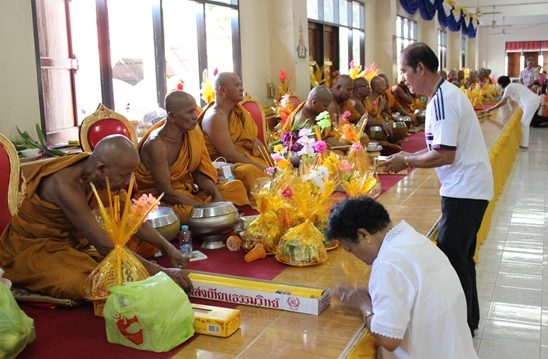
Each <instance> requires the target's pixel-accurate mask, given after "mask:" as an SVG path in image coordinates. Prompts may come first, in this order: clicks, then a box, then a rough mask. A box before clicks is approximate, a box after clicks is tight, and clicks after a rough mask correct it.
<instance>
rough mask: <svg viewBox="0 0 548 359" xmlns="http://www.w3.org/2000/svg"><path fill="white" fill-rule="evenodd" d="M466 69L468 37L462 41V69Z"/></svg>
mask: <svg viewBox="0 0 548 359" xmlns="http://www.w3.org/2000/svg"><path fill="white" fill-rule="evenodd" d="M465 67H466V37H464V36H463V37H462V38H461V40H460V68H461V69H463V68H465Z"/></svg>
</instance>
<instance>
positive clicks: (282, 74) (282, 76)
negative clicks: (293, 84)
mask: <svg viewBox="0 0 548 359" xmlns="http://www.w3.org/2000/svg"><path fill="white" fill-rule="evenodd" d="M278 78H279V79H280V81H285V80H287V73H286V72H285V70H280V76H278Z"/></svg>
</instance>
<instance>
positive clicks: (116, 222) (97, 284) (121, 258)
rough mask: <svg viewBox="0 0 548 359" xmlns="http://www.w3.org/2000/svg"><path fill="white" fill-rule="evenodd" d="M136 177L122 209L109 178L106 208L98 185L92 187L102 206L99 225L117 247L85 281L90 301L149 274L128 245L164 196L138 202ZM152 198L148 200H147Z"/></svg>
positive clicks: (96, 211) (103, 297)
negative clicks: (133, 197)
mask: <svg viewBox="0 0 548 359" xmlns="http://www.w3.org/2000/svg"><path fill="white" fill-rule="evenodd" d="M134 181H135V179H134V177H133V176H132V178H131V181H130V184H129V188H130V191H129V193H128V195H127V198H128V200H126V201H125V203H124V205H123V210H122V209H121V204H120V200H119V197H118V196H111V193H110V187H109V184H108V183H109V182H108V179H107V190H108V200H109V203H108V204H109V206H108V207H105V205H104V204H103V202H102V201H101V198H100V197H99V195H98V194H97V191H96V189H95V186H94V185H93V184H91V185H92V189H93V191H94V193H95V196H96V198H97V201H98V204H99V207H98V208H96V209H95V210H94V211H93V214H94V215H95V218H96V219H97V222H98V223H99V225H100V226H101V227H102V228H103V229H104V230H105V232H106V233H107V234H108V235H109V238H110V239H111V240H112V242H113V243H114V249H113V250H112V251H111V252H110V253H109V254H108V255H107V256H106V257H105V259H103V260H102V261H101V263H100V264H99V265H98V266H97V268H95V269H94V270H93V271H92V272H91V274H90V275H89V276H88V277H87V278H86V280H85V283H84V295H85V298H86V299H87V300H99V299H105V298H106V297H108V296H109V295H110V290H109V288H110V287H112V286H115V285H123V284H124V283H126V282H136V281H139V280H143V279H146V278H148V277H149V273H148V271H147V270H146V268H145V267H144V266H143V265H142V264H141V263H140V262H139V260H138V259H137V257H135V256H134V255H133V254H132V253H131V252H130V251H129V250H128V249H127V248H125V247H124V245H125V244H126V243H127V241H128V240H129V238H130V237H131V236H132V235H133V234H134V233H135V232H136V231H137V230H138V229H139V228H140V226H141V225H142V224H143V222H144V221H145V219H146V217H147V215H148V214H149V213H150V212H151V211H153V210H155V209H156V208H157V205H158V203H159V201H160V199H161V197H162V196H160V197H159V198H158V199H156V198H154V197H152V196H144V197H145V199H144V200H143V198H141V199H139V200H138V201H135V200H134V204H130V203H131V201H130V200H129V198H131V188H133V184H134ZM146 200H148V202H147V201H146Z"/></svg>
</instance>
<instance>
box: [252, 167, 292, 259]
mask: <svg viewBox="0 0 548 359" xmlns="http://www.w3.org/2000/svg"><path fill="white" fill-rule="evenodd" d="M283 177H285V174H280V175H278V176H276V177H275V178H262V179H260V180H258V182H257V185H256V186H255V187H254V188H253V190H252V191H251V195H252V196H253V198H254V199H255V203H256V207H255V209H256V210H257V211H259V216H258V217H257V218H255V219H254V220H253V222H251V223H250V224H249V226H248V227H247V228H246V230H245V232H244V235H243V237H242V249H243V250H244V251H246V252H249V251H250V250H251V249H253V247H254V246H255V244H256V243H261V244H262V245H263V246H264V249H265V251H266V253H275V252H276V248H277V246H278V242H279V240H280V238H281V236H282V234H283V232H284V231H285V225H284V223H283V219H282V218H281V216H283V214H284V213H285V210H286V209H290V207H291V206H290V205H289V203H287V201H286V199H285V197H284V196H283V186H281V184H282V183H283V180H282V179H283Z"/></svg>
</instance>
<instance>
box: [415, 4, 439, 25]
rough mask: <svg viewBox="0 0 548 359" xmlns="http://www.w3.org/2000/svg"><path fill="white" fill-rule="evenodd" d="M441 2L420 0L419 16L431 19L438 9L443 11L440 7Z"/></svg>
mask: <svg viewBox="0 0 548 359" xmlns="http://www.w3.org/2000/svg"><path fill="white" fill-rule="evenodd" d="M442 4H443V0H434V3H433V4H432V2H431V1H430V0H420V2H419V10H420V12H421V17H422V18H423V19H424V20H427V21H430V20H432V19H433V18H434V16H435V15H436V11H438V9H439V10H441V11H443V9H441V7H442Z"/></svg>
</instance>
